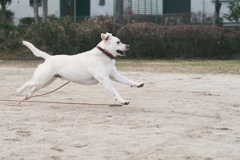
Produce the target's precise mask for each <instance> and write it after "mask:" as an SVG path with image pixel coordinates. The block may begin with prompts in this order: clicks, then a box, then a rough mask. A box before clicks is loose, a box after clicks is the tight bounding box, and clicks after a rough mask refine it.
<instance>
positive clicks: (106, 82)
mask: <svg viewBox="0 0 240 160" xmlns="http://www.w3.org/2000/svg"><path fill="white" fill-rule="evenodd" d="M101 83H102V85H103V86H104V87H105V88H106V89H107V90H108V91H109V92H110V93H111V94H113V96H114V98H115V100H118V101H119V102H120V103H121V104H123V105H128V104H129V101H126V100H124V99H123V98H122V97H121V96H120V95H119V93H118V92H117V90H116V89H115V88H113V86H112V83H111V81H110V80H109V79H104V80H103V81H102V82H101Z"/></svg>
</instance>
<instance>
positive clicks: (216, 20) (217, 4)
mask: <svg viewBox="0 0 240 160" xmlns="http://www.w3.org/2000/svg"><path fill="white" fill-rule="evenodd" d="M221 6H222V3H220V2H219V0H215V12H214V19H213V26H218V25H219V14H220V9H221Z"/></svg>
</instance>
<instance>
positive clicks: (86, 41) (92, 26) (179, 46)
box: [0, 17, 240, 59]
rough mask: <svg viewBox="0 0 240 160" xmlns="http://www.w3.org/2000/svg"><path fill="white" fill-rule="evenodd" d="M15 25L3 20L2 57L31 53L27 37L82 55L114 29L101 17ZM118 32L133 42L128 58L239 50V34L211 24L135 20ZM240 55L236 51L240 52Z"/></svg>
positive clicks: (212, 55) (209, 55) (225, 54)
mask: <svg viewBox="0 0 240 160" xmlns="http://www.w3.org/2000/svg"><path fill="white" fill-rule="evenodd" d="M25 21H27V22H29V20H23V21H22V23H23V24H22V25H21V26H19V27H15V26H13V25H12V24H9V23H5V24H1V23H0V58H12V57H15V58H18V57H19V58H29V57H30V58H32V57H34V56H33V55H32V54H29V50H28V49H27V48H26V47H25V46H23V45H22V40H27V41H30V42H31V43H33V44H34V45H36V46H37V47H38V48H40V49H42V50H44V51H46V52H48V53H50V54H53V55H56V54H70V55H71V54H77V53H81V52H84V51H87V50H90V49H92V48H93V47H95V46H96V45H97V43H99V42H100V41H101V38H100V34H101V33H102V32H112V30H113V26H114V27H115V29H116V28H118V27H120V26H115V24H113V23H112V19H111V18H109V17H107V18H103V17H98V18H96V19H90V20H84V21H82V22H80V23H73V21H72V19H70V18H64V19H58V18H55V17H49V21H48V22H46V23H43V22H39V23H38V24H35V23H32V22H31V23H26V22H25ZM116 35H117V36H118V37H119V38H120V39H121V41H122V42H123V43H126V44H129V45H130V51H129V52H128V54H127V57H126V58H144V59H146V58H147V59H174V58H194V59H196V58H204V59H228V58H232V57H234V55H235V54H239V53H240V47H239V46H240V44H239V43H240V33H239V32H238V31H235V30H228V29H225V28H222V27H212V26H161V25H157V24H153V23H133V24H127V25H125V26H123V27H121V28H118V30H117V33H116ZM236 57H237V56H236Z"/></svg>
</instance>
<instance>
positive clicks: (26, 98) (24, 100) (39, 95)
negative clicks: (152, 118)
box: [0, 81, 122, 107]
mask: <svg viewBox="0 0 240 160" xmlns="http://www.w3.org/2000/svg"><path fill="white" fill-rule="evenodd" d="M68 83H70V81H68V82H66V83H64V84H63V85H61V86H60V87H58V88H56V89H54V90H52V91H50V92H47V93H43V94H38V95H34V96H32V97H28V96H26V97H25V98H24V99H23V100H21V101H20V102H19V103H18V104H17V106H18V105H20V104H21V103H22V102H37V103H55V104H81V105H101V106H102V105H108V106H110V107H114V106H115V107H118V106H122V105H121V104H110V105H109V104H102V103H101V104H100V103H83V102H59V101H58V102H54V101H27V100H29V99H30V98H34V97H41V96H44V95H47V94H50V93H53V92H55V91H57V90H59V89H60V88H62V87H64V86H65V85H67V84H68ZM0 101H4V102H18V100H1V99H0ZM10 106H13V105H10ZM14 106H15V105H14Z"/></svg>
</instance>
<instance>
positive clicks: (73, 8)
mask: <svg viewBox="0 0 240 160" xmlns="http://www.w3.org/2000/svg"><path fill="white" fill-rule="evenodd" d="M115 1H116V0H48V15H55V16H56V17H65V16H71V17H73V18H74V20H75V21H77V20H79V19H83V18H85V17H95V16H99V15H103V16H113V15H114V5H115ZM214 1H215V0H124V13H125V14H126V15H129V16H131V15H157V16H158V15H173V14H175V15H177V14H189V15H191V21H192V22H198V23H201V22H204V21H206V20H208V21H212V17H213V14H214V10H215V4H214ZM229 1H231V0H220V2H221V3H222V7H221V11H220V17H222V16H223V15H224V14H226V13H228V8H227V5H228V2H229ZM7 9H9V10H11V11H12V12H14V17H15V18H14V22H15V24H16V25H17V24H18V23H19V20H20V19H21V18H24V17H33V0H12V3H11V5H9V6H8V8H7ZM39 15H40V16H41V15H42V3H41V0H39ZM225 22H226V21H225Z"/></svg>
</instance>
